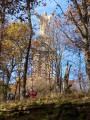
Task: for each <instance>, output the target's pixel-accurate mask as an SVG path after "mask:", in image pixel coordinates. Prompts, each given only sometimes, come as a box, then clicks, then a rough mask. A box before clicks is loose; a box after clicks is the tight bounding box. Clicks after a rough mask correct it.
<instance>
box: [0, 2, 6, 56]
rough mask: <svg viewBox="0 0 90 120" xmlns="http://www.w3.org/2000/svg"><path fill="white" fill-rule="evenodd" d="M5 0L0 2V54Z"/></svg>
mask: <svg viewBox="0 0 90 120" xmlns="http://www.w3.org/2000/svg"><path fill="white" fill-rule="evenodd" d="M5 7H6V6H5V1H4V0H3V1H2V4H1V14H0V17H1V20H0V55H1V49H2V41H3V31H4V22H5V9H6V8H5Z"/></svg>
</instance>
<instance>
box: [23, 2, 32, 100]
mask: <svg viewBox="0 0 90 120" xmlns="http://www.w3.org/2000/svg"><path fill="white" fill-rule="evenodd" d="M26 3H27V13H28V24H29V42H28V47H27V53H26V56H25V63H24V73H23V91H22V93H23V98H25V92H26V78H27V69H28V58H29V52H30V48H31V39H32V25H31V13H30V1H29V0H26Z"/></svg>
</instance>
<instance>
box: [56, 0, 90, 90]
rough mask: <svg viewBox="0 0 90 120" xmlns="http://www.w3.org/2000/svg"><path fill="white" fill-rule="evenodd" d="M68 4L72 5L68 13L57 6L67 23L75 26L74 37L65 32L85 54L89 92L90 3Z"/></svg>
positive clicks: (78, 0) (82, 0)
mask: <svg viewBox="0 0 90 120" xmlns="http://www.w3.org/2000/svg"><path fill="white" fill-rule="evenodd" d="M54 1H55V0H54ZM68 2H70V5H69V7H68V9H67V12H66V13H64V12H63V10H62V8H61V6H60V4H58V3H57V5H58V6H59V8H60V9H61V10H62V12H63V13H64V15H65V16H66V17H65V19H66V18H67V22H66V23H67V24H68V25H70V26H71V25H72V26H74V30H72V29H71V30H72V31H73V33H74V35H72V36H74V37H70V35H68V34H67V33H66V32H65V31H63V32H64V34H65V35H66V37H67V38H68V40H69V41H70V42H72V44H74V45H75V46H76V47H77V48H79V49H80V50H81V51H83V52H84V57H85V64H86V74H87V80H88V91H90V35H89V34H90V28H89V26H90V24H89V18H90V11H89V5H90V2H89V0H69V1H68ZM68 32H69V31H68ZM70 32H71V31H70ZM70 32H69V33H70ZM76 36H77V37H76Z"/></svg>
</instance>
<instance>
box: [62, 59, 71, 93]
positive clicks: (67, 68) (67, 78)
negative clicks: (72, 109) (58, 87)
mask: <svg viewBox="0 0 90 120" xmlns="http://www.w3.org/2000/svg"><path fill="white" fill-rule="evenodd" d="M70 69H71V65H70V66H69V67H68V61H67V66H66V71H65V76H64V80H63V82H64V83H63V84H64V88H63V92H64V93H67V92H68V80H69V73H70Z"/></svg>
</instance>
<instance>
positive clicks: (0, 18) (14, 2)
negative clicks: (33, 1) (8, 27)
mask: <svg viewBox="0 0 90 120" xmlns="http://www.w3.org/2000/svg"><path fill="white" fill-rule="evenodd" d="M18 2H19V0H10V1H9V0H0V55H1V49H2V41H3V39H4V34H3V32H4V26H5V24H6V23H7V22H8V21H7V16H8V18H9V15H15V13H17V12H18Z"/></svg>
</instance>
